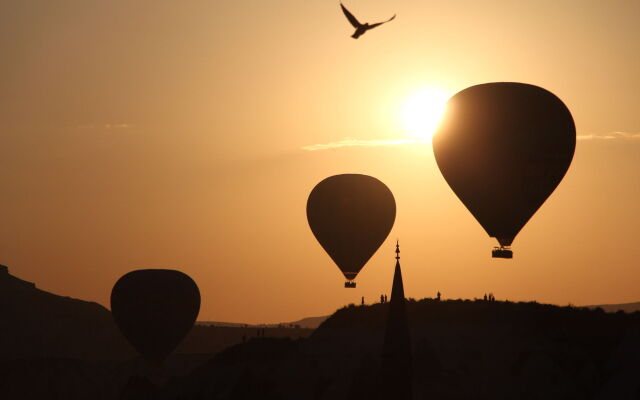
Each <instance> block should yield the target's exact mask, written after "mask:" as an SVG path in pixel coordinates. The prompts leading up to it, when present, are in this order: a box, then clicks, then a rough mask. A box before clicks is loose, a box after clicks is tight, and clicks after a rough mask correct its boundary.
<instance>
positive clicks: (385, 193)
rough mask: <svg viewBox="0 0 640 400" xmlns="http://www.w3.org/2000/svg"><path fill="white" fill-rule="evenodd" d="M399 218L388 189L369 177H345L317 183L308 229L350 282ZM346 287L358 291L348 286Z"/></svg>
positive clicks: (351, 284)
mask: <svg viewBox="0 0 640 400" xmlns="http://www.w3.org/2000/svg"><path fill="white" fill-rule="evenodd" d="M395 218H396V202H395V199H394V198H393V194H392V193H391V191H390V190H389V188H388V187H387V186H386V185H385V184H384V183H382V182H380V181H379V180H378V179H376V178H373V177H371V176H367V175H359V174H343V175H335V176H331V177H329V178H326V179H325V180H323V181H322V182H320V183H318V184H317V185H316V187H314V188H313V190H312V191H311V193H310V194H309V199H308V200H307V220H308V222H309V227H310V228H311V231H312V232H313V234H314V236H315V237H316V239H318V242H320V245H321V246H322V247H323V248H324V249H325V251H326V252H327V253H328V254H329V256H330V257H331V259H333V261H334V262H335V263H336V265H338V267H339V268H340V270H341V271H342V273H343V274H344V276H345V277H346V278H347V280H348V281H352V280H353V279H355V277H356V275H358V272H360V270H361V269H362V267H363V266H364V265H365V264H366V263H367V261H368V260H369V259H370V258H371V256H373V254H374V253H375V252H376V250H378V248H379V247H380V245H381V244H382V242H384V240H385V239H386V238H387V236H388V235H389V232H390V231H391V228H392V227H393V223H394V221H395ZM345 287H355V282H347V283H346V284H345Z"/></svg>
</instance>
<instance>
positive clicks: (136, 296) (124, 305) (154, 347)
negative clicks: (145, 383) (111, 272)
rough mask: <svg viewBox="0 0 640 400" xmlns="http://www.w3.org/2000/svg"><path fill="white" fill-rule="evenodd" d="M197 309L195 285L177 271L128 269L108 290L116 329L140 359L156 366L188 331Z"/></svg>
mask: <svg viewBox="0 0 640 400" xmlns="http://www.w3.org/2000/svg"><path fill="white" fill-rule="evenodd" d="M199 310H200V291H199V290H198V286H197V285H196V283H195V282H194V281H193V280H192V279H191V278H190V277H189V276H188V275H186V274H184V273H182V272H180V271H175V270H169V269H143V270H137V271H131V272H129V273H127V274H125V275H123V276H122V277H121V278H120V279H119V280H118V281H117V282H116V284H115V285H114V286H113V289H112V291H111V311H112V313H113V317H114V319H115V321H116V324H117V325H118V328H120V331H121V332H122V334H123V335H124V337H126V338H127V340H128V341H129V343H131V344H132V345H133V347H135V348H136V350H138V353H140V355H141V356H142V358H144V359H145V360H147V361H148V362H150V363H153V364H157V365H159V364H162V362H163V361H164V360H165V359H166V358H167V356H169V354H171V352H172V351H173V350H175V348H176V347H177V346H178V344H180V342H181V341H182V339H184V337H185V336H186V335H187V333H189V331H190V330H191V328H192V327H193V323H194V322H195V320H196V318H197V316H198V311H199Z"/></svg>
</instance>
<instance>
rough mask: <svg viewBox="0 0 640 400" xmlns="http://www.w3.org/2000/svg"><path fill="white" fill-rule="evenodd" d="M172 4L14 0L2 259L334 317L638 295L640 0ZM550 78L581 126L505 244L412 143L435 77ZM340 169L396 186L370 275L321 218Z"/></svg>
mask: <svg viewBox="0 0 640 400" xmlns="http://www.w3.org/2000/svg"><path fill="white" fill-rule="evenodd" d="M451 3H452V2H446V1H419V0H399V1H395V2H388V1H375V0H367V1H365V0H349V1H346V0H345V5H346V6H347V7H349V9H351V10H352V11H353V12H354V14H355V15H356V16H357V17H358V18H360V19H361V20H363V21H370V22H376V21H379V20H384V19H387V18H388V17H390V16H391V15H393V14H394V13H397V14H398V17H397V18H396V20H394V21H393V22H390V23H389V24H387V25H384V26H382V27H380V28H377V29H376V30H373V31H371V32H368V33H367V34H366V35H364V36H363V37H361V38H360V39H358V40H353V39H351V38H350V37H349V36H350V35H351V33H352V28H351V26H350V25H349V24H348V22H347V21H346V19H345V18H344V16H343V15H342V13H341V12H340V9H339V6H338V2H335V3H334V2H328V1H306V2H301V1H296V0H277V1H269V2H266V1H261V0H252V1H249V0H239V1H235V2H218V1H213V0H208V1H204V0H201V1H195V0H194V1H191V0H190V1H184V2H175V1H169V0H155V1H135V2H124V1H122V2H106V1H98V0H60V1H56V2H51V1H48V0H29V1H13V2H2V3H0V49H1V54H2V62H0V188H1V190H2V192H1V193H2V194H1V197H0V199H1V200H0V205H1V207H0V221H1V223H0V263H3V264H7V265H9V267H10V268H11V272H12V273H13V274H15V275H17V276H19V277H21V278H23V279H26V280H30V281H35V282H36V283H37V284H38V286H39V287H40V288H42V289H45V290H48V291H52V292H54V293H59V294H63V295H68V296H72V297H78V298H82V299H86V300H93V301H98V302H100V303H101V304H104V305H107V306H108V302H109V300H108V299H109V294H110V291H111V287H112V285H113V284H114V283H115V281H116V280H117V279H118V278H119V277H120V276H121V275H122V274H124V273H126V272H127V271H129V270H131V269H138V268H154V267H157V268H160V267H175V268H179V269H181V270H182V271H184V272H186V273H188V274H189V275H190V276H192V277H193V278H194V279H195V280H196V282H197V283H198V285H199V287H200V290H201V293H202V300H203V305H202V309H201V313H200V317H199V319H201V320H218V321H240V322H249V323H260V322H278V321H287V320H295V319H298V318H301V317H305V316H312V315H323V314H328V313H330V312H332V311H333V310H335V309H336V308H337V307H340V306H342V305H344V304H346V303H349V302H359V299H360V296H365V298H366V299H367V300H368V301H373V300H374V299H375V298H376V297H378V296H379V294H380V293H382V292H388V291H389V288H390V284H391V275H392V267H393V262H394V260H393V256H394V255H395V254H394V253H393V250H394V242H395V239H396V238H400V241H401V247H402V265H403V273H404V277H405V285H406V294H407V296H409V297H415V298H422V297H425V296H433V295H434V294H435V292H436V291H438V290H440V291H441V292H442V293H443V295H444V297H445V298H458V297H462V298H473V297H481V296H482V295H483V294H484V293H485V292H488V291H492V292H493V293H494V294H495V295H496V297H497V298H499V299H505V298H506V299H511V300H531V299H535V300H538V301H541V302H550V303H557V304H567V303H569V302H571V303H573V304H594V303H618V302H631V301H638V300H640V295H639V294H638V291H637V287H638V283H639V281H640V270H639V268H638V261H637V260H638V258H639V256H640V248H639V247H638V245H637V243H638V240H637V237H639V236H640V214H639V213H638V212H637V211H636V207H637V205H638V204H640V184H639V182H640V180H639V178H640V112H638V105H639V104H640V74H638V71H640V52H638V49H640V28H638V27H637V26H638V25H637V17H638V15H640V3H639V2H634V1H616V2H601V1H595V0H593V1H584V0H580V1H578V0H575V1H569V0H568V1H562V2H557V1H542V0H541V1H535V2H527V4H525V3H524V2H513V1H483V2H477V1H464V2H462V1H461V2H455V4H451ZM491 81H520V82H526V83H531V84H536V85H539V86H542V87H544V88H546V89H548V90H550V91H552V92H553V93H555V94H556V95H557V96H558V97H560V98H561V99H562V100H563V101H564V102H565V103H566V104H567V106H568V107H569V109H570V110H571V112H572V114H573V117H574V119H575V122H576V126H577V130H578V135H579V140H578V143H577V147H576V153H575V157H574V161H573V164H572V166H571V167H570V169H569V172H568V173H567V175H566V177H565V179H564V181H563V182H562V183H561V184H560V186H559V187H558V189H557V190H556V192H554V194H552V196H551V197H550V198H549V200H548V201H547V202H546V203H545V204H544V205H543V206H542V207H541V209H540V210H539V211H538V213H537V214H536V215H534V217H533V218H532V220H531V221H530V222H529V223H528V224H527V225H526V226H525V227H524V229H523V230H522V231H521V233H520V234H519V235H518V237H517V238H516V240H515V242H514V246H513V248H514V259H513V260H511V261H506V260H492V259H491V258H490V250H491V247H492V246H493V245H494V240H493V239H491V238H489V237H488V236H487V235H486V233H485V232H484V230H483V229H482V228H481V227H480V225H479V224H478V223H477V222H476V221H475V220H474V219H473V217H472V216H471V214H470V213H469V212H468V211H467V210H466V209H465V208H464V206H463V205H462V203H461V202H460V201H459V200H458V199H457V198H456V197H455V195H454V194H453V192H452V191H451V190H450V189H449V187H448V186H447V184H446V182H445V181H444V179H443V178H442V176H441V175H440V172H439V171H438V169H437V166H436V164H435V161H434V158H433V154H432V150H431V145H430V144H428V143H410V144H403V145H397V144H396V145H391V144H390V145H386V146H377V147H372V146H353V147H342V148H334V149H329V150H318V151H308V150H304V149H303V147H305V146H309V145H314V144H326V143H332V142H339V141H341V140H343V139H344V138H346V137H350V138H354V139H358V140H362V141H365V142H367V141H371V140H386V141H398V140H404V139H407V138H408V137H409V136H408V133H407V132H406V129H405V128H404V127H403V125H402V124H401V123H399V121H398V118H397V112H398V109H399V107H400V105H401V104H402V103H403V102H404V101H405V99H406V98H407V96H409V95H410V94H411V93H412V92H414V91H416V90H418V89H420V88H421V87H425V86H432V87H438V88H442V89H444V90H447V91H449V92H450V93H451V94H453V93H455V92H456V91H458V90H461V89H463V88H465V87H468V86H470V85H473V84H478V83H484V82H491ZM338 173H364V174H369V175H373V176H375V177H377V178H378V179H380V180H382V181H383V182H384V183H386V184H387V185H388V186H389V188H390V189H391V190H392V191H393V193H394V195H395V197H396V202H397V206H398V214H397V219H396V224H395V226H394V229H393V231H392V233H391V235H390V237H389V240H387V242H386V243H385V244H384V245H383V247H382V248H381V249H380V250H379V252H378V253H376V254H375V255H374V257H373V258H372V259H371V261H370V262H369V264H368V265H367V266H366V267H365V268H364V269H363V271H362V272H361V274H360V275H359V278H358V280H357V281H358V288H357V289H355V290H346V289H344V288H343V287H342V284H343V277H342V275H341V274H340V272H339V271H338V269H337V267H335V266H334V265H333V264H332V262H331V260H330V259H329V257H328V256H327V255H326V254H325V253H324V252H323V250H322V248H321V247H320V246H319V245H318V244H317V243H316V241H315V238H314V237H313V235H312V234H311V232H310V230H309V228H308V226H307V222H306V215H305V206H306V198H307V195H308V194H309V192H310V190H311V189H312V188H313V186H314V185H315V184H316V183H317V182H319V181H320V180H322V179H324V178H326V177H327V176H330V175H333V174H338Z"/></svg>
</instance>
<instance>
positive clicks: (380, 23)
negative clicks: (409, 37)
mask: <svg viewBox="0 0 640 400" xmlns="http://www.w3.org/2000/svg"><path fill="white" fill-rule="evenodd" d="M395 17H396V15H395V14H393V17H391V18H389V19H388V20H386V21H382V22H378V23H377V24H371V25H369V29H373V28H375V27H376V26H380V25H382V24H386V23H387V22H389V21H391V20H392V19H394V18H395Z"/></svg>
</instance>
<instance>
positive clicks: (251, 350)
mask: <svg viewBox="0 0 640 400" xmlns="http://www.w3.org/2000/svg"><path fill="white" fill-rule="evenodd" d="M388 306H389V304H376V305H371V306H349V307H345V308H343V309H340V310H338V311H337V312H336V313H335V314H333V315H332V316H331V317H330V318H329V319H327V320H326V321H325V322H324V323H323V324H322V325H321V326H320V327H319V328H318V329H317V330H316V331H315V332H314V334H313V335H311V337H309V338H308V339H300V340H290V339H273V338H266V339H254V340H251V341H249V342H247V343H246V344H243V345H237V346H233V347H231V348H228V349H226V350H224V351H222V352H221V353H219V354H217V355H216V356H214V357H213V358H212V359H211V360H210V361H208V362H207V363H205V364H204V365H202V366H201V367H199V368H197V369H195V370H194V371H193V372H192V373H191V374H190V375H189V376H187V377H185V378H183V379H182V380H181V381H179V382H178V381H174V382H170V383H169V384H168V385H167V386H166V387H165V388H164V391H163V397H162V398H167V399H178V398H188V399H208V398H219V399H245V398H246V399H250V398H256V397H260V398H273V399H279V398H295V399H359V398H361V399H375V398H377V397H376V396H377V394H376V393H375V388H376V381H377V380H379V379H380V374H379V371H380V368H381V357H380V353H381V349H382V344H383V337H384V328H385V324H386V317H387V312H388ZM407 313H408V319H409V325H410V327H411V336H412V339H413V347H412V352H413V370H414V374H413V387H414V396H415V397H414V398H420V399H422V398H429V399H471V398H473V399H542V398H544V399H568V398H584V399H637V398H638V395H639V394H640V382H639V381H638V379H637V376H640V375H639V374H640V366H639V365H638V360H640V329H639V328H640V313H634V314H625V313H616V314H610V313H605V312H603V311H602V310H589V309H585V308H574V307H558V306H552V305H544V304H538V303H535V302H531V303H511V302H500V301H492V302H490V301H482V300H478V301H470V300H451V301H437V300H434V299H423V300H420V301H413V300H409V301H408V302H407ZM258 393H261V394H262V396H258Z"/></svg>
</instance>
